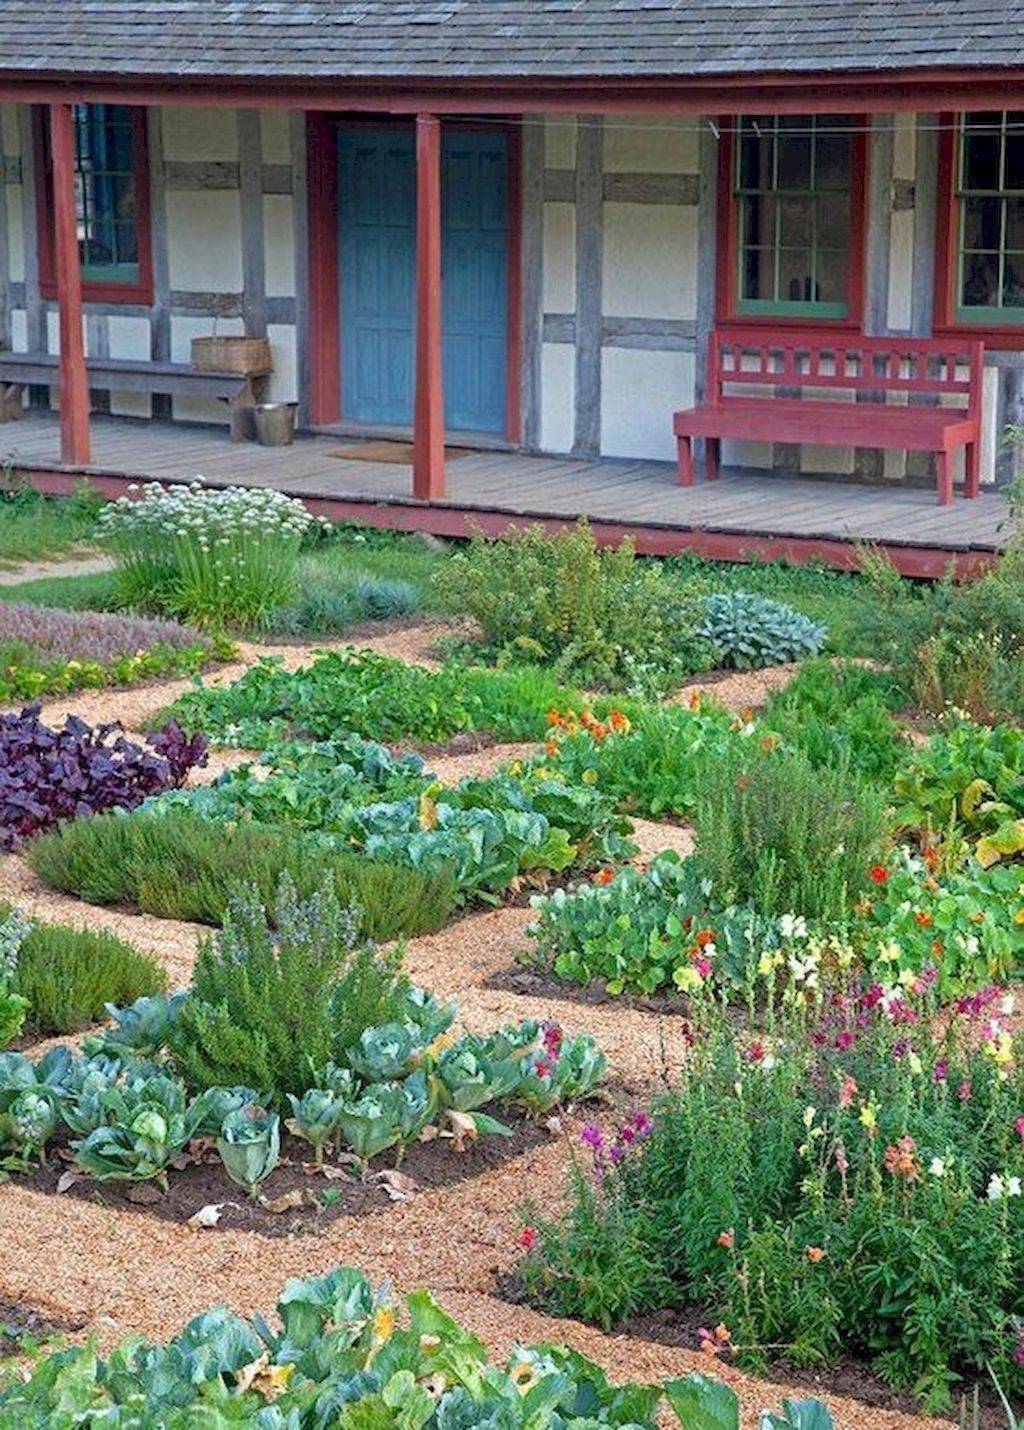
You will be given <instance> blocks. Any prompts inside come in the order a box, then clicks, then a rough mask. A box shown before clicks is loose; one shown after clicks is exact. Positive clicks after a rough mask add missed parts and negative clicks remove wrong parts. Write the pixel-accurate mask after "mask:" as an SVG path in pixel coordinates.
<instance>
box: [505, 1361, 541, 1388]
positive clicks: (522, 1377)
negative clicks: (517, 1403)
mask: <svg viewBox="0 0 1024 1430" xmlns="http://www.w3.org/2000/svg"><path fill="white" fill-rule="evenodd" d="M509 1380H511V1382H512V1384H513V1385H514V1386H515V1388H516V1390H518V1392H519V1394H520V1395H526V1394H528V1393H529V1392H530V1391H531V1390H532V1389H533V1387H534V1386H535V1385H536V1384H537V1375H536V1372H535V1371H534V1369H533V1366H532V1365H530V1364H528V1362H527V1361H520V1363H519V1365H517V1366H513V1368H512V1370H511V1371H510V1372H509Z"/></svg>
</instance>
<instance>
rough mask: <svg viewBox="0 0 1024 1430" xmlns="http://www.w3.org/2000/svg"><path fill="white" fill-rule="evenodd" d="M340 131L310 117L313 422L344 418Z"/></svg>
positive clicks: (319, 424)
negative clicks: (339, 240) (339, 209)
mask: <svg viewBox="0 0 1024 1430" xmlns="http://www.w3.org/2000/svg"><path fill="white" fill-rule="evenodd" d="M338 201H339V195H338V131H337V126H336V124H335V123H334V121H333V119H332V118H331V117H330V115H327V114H310V115H307V117H306V211H307V222H308V227H309V235H308V247H307V268H306V275H307V276H306V281H307V283H308V285H309V421H310V425H311V426H313V427H325V426H327V425H328V424H330V423H332V422H337V421H338V420H339V418H340V417H341V415H342V413H341V320H340V317H339V305H340V292H339V286H338V285H339V273H338V238H339V229H338V225H339V222H340V215H339V211H338Z"/></svg>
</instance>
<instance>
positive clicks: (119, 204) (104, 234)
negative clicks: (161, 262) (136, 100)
mask: <svg viewBox="0 0 1024 1430" xmlns="http://www.w3.org/2000/svg"><path fill="white" fill-rule="evenodd" d="M135 132H136V130H135V121H134V118H133V115H132V111H131V109H129V108H128V106H127V105H124V104H76V105H75V190H76V202H77V209H78V243H79V250H80V252H81V257H82V278H83V280H84V281H85V282H89V281H92V282H101V283H137V282H138V281H139V236H138V222H137V209H138V203H137V195H136V192H135V176H136V162H135Z"/></svg>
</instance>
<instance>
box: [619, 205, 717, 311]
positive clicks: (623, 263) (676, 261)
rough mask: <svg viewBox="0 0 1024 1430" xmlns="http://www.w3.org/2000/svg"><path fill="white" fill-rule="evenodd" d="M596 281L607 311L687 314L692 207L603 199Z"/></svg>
mask: <svg viewBox="0 0 1024 1430" xmlns="http://www.w3.org/2000/svg"><path fill="white" fill-rule="evenodd" d="M602 286H603V304H604V313H605V315H606V316H607V317H624V318H630V317H632V318H693V317H694V316H695V315H696V311H697V210H696V209H695V208H686V207H683V206H682V205H676V204H605V205H604V265H603V281H602Z"/></svg>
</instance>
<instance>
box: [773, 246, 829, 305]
mask: <svg viewBox="0 0 1024 1430" xmlns="http://www.w3.org/2000/svg"><path fill="white" fill-rule="evenodd" d="M779 298H780V299H781V300H782V301H783V302H786V303H819V302H821V299H820V297H819V295H818V294H817V293H816V292H815V291H814V282H813V279H812V277H811V250H810V249H809V248H801V249H783V250H782V252H781V253H780V254H779Z"/></svg>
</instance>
